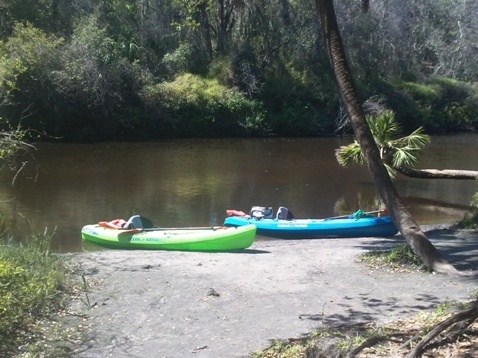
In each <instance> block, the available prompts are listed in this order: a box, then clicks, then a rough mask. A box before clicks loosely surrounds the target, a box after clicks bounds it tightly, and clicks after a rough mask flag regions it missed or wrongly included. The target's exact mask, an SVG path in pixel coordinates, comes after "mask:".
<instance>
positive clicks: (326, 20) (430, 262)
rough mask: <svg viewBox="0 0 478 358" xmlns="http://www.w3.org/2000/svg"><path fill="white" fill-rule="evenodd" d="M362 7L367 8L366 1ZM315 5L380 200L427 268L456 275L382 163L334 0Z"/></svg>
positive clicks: (320, 0) (335, 71) (338, 80)
mask: <svg viewBox="0 0 478 358" xmlns="http://www.w3.org/2000/svg"><path fill="white" fill-rule="evenodd" d="M365 3H366V4H367V5H368V1H365ZM315 4H316V7H317V11H318V15H319V18H320V26H321V29H322V34H323V37H324V41H325V46H326V49H327V53H328V55H329V60H330V63H331V65H332V69H333V72H334V74H335V77H336V80H337V84H338V87H339V91H340V94H341V97H342V101H343V102H344V105H345V107H346V111H347V113H348V116H349V118H350V121H351V125H352V128H353V131H354V134H355V136H356V138H357V141H358V143H359V144H360V148H361V150H362V153H363V155H364V158H365V162H366V163H367V166H368V169H369V171H370V173H371V175H372V177H373V180H374V182H375V185H376V187H377V190H378V192H379V195H380V197H381V198H382V200H383V202H384V203H385V206H386V207H387V209H388V211H389V212H390V215H391V217H392V219H393V221H394V222H395V224H396V225H397V227H398V229H399V230H400V232H401V233H402V235H403V237H404V238H405V240H406V241H407V242H408V244H409V245H410V246H411V248H412V249H413V251H414V252H415V254H416V255H417V256H418V257H419V258H420V260H421V261H422V262H423V263H424V264H425V265H426V266H427V267H429V268H430V269H432V270H434V271H436V272H440V273H449V274H451V273H457V270H456V269H455V268H454V267H453V266H451V265H450V264H449V263H448V262H447V261H446V260H445V259H444V258H443V257H442V256H441V255H440V253H439V252H438V250H437V249H436V248H435V246H433V244H432V243H431V242H430V241H429V240H428V238H427V237H426V235H425V234H424V233H423V231H422V230H421V229H420V227H419V226H418V224H417V223H416V222H415V220H414V219H413V218H412V216H411V214H410V213H409V211H408V210H407V209H406V207H405V205H404V203H403V200H402V199H401V197H400V195H399V194H398V192H397V190H396V188H395V186H394V184H393V182H392V179H391V178H390V176H389V174H388V172H387V169H386V168H385V165H384V164H383V162H382V159H381V157H380V152H379V150H378V147H377V144H376V143H375V140H374V139H373V135H372V132H371V130H370V127H369V126H368V124H367V120H366V119H365V115H364V113H363V110H362V107H361V106H360V103H359V99H358V95H357V91H356V89H355V84H354V81H353V78H352V74H351V71H350V69H349V66H348V63H347V58H346V55H345V49H344V46H343V43H342V38H341V35H340V32H339V28H338V24H337V18H336V15H335V9H334V5H333V0H316V1H315Z"/></svg>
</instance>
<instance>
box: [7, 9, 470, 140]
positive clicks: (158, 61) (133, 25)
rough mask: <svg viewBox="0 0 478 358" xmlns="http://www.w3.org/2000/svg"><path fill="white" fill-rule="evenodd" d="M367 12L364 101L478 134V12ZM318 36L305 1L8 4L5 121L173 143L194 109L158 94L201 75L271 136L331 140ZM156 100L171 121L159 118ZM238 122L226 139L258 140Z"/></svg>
mask: <svg viewBox="0 0 478 358" xmlns="http://www.w3.org/2000/svg"><path fill="white" fill-rule="evenodd" d="M360 6H361V2H360V1H356V0H343V1H340V2H338V3H337V14H338V20H339V25H340V27H341V29H340V30H341V33H342V34H343V38H344V42H345V47H346V50H347V51H348V53H347V54H348V59H349V62H350V64H351V66H352V69H353V71H354V73H355V75H356V79H357V85H358V89H359V95H360V96H361V98H362V100H365V99H366V98H369V97H371V96H375V95H380V96H381V97H383V98H384V99H385V101H386V104H387V106H388V107H389V108H391V109H392V110H393V111H394V112H395V113H396V118H397V121H398V122H399V123H401V124H402V125H403V126H404V129H408V130H410V129H413V128H417V127H419V126H423V127H424V128H425V130H427V131H429V132H439V131H450V130H456V128H459V129H465V128H466V129H476V128H477V127H478V119H477V118H478V117H477V116H476V108H477V106H476V105H477V97H478V92H477V88H476V86H475V85H473V83H474V82H473V81H475V82H476V79H477V78H478V65H477V64H476V61H474V60H473V59H474V58H475V57H476V46H475V44H476V43H477V42H478V27H477V26H476V20H475V18H474V14H475V13H476V12H477V11H478V3H475V2H472V1H458V0H446V1H433V0H426V1H419V0H407V1H402V2H398V3H397V2H396V1H392V0H385V1H381V2H379V3H377V4H374V6H371V7H370V9H369V11H368V12H367V13H365V14H364V13H363V12H361V11H360ZM317 30H318V29H317V19H316V14H315V8H314V4H313V2H310V1H305V0H298V1H290V0H275V1H266V0H252V1H244V0H241V1H236V0H204V1H177V0H171V1H160V0H141V1H138V0H107V1H101V2H100V1H95V0H85V1H82V2H71V1H66V0H41V1H36V2H31V1H29V0H27V2H24V1H22V2H20V1H18V0H0V39H3V41H2V42H0V63H1V64H2V67H1V69H0V74H1V78H0V87H1V90H2V91H5V90H6V89H7V87H8V86H10V88H13V87H15V91H14V92H10V97H9V98H10V99H11V101H10V103H11V105H10V106H3V107H0V116H1V117H3V118H7V119H8V120H9V121H10V123H13V124H14V125H16V124H17V123H19V122H20V118H23V119H22V121H21V122H22V124H23V125H25V126H27V127H28V128H34V129H37V130H40V131H44V132H47V133H48V134H50V135H52V136H55V137H62V138H64V139H66V140H97V139H128V138H135V139H141V138H142V135H143V134H142V133H143V132H144V131H143V129H144V128H158V132H156V133H154V132H151V131H149V132H148V138H151V137H161V136H163V135H164V134H165V131H164V130H163V128H168V126H169V125H170V124H171V121H172V118H175V120H174V121H173V122H174V123H178V122H184V123H188V122H189V119H182V120H178V119H177V118H178V117H180V116H182V115H184V114H188V115H190V114H189V113H190V108H189V107H188V106H190V103H189V102H187V101H179V102H177V103H175V104H174V105H171V103H169V104H168V106H167V110H164V108H163V107H164V106H158V102H157V98H159V97H160V96H157V95H153V96H150V95H148V96H145V93H163V92H162V91H159V90H158V89H159V88H162V87H161V86H162V84H163V83H164V84H165V85H166V84H167V83H170V82H173V81H175V80H176V79H177V78H178V76H181V75H185V74H191V75H193V76H200V77H201V78H202V79H203V80H204V81H206V82H207V81H209V80H217V81H218V82H219V83H220V84H221V85H223V86H225V89H226V92H227V91H232V93H234V94H235V95H236V94H240V96H239V97H238V98H240V100H237V101H238V102H241V103H242V105H243V106H245V104H246V103H247V104H248V105H252V104H254V105H253V107H254V108H250V111H252V112H256V111H258V112H261V113H262V114H261V118H263V119H261V120H260V121H259V122H261V123H263V122H264V121H265V122H267V125H266V126H263V125H262V124H261V125H260V126H259V127H261V128H264V127H267V128H268V131H267V133H270V134H275V135H298V136H308V135H314V136H317V135H332V134H334V133H335V130H336V128H335V127H336V119H337V118H338V116H339V113H340V108H341V106H340V99H339V98H338V96H337V95H336V91H335V83H334V81H333V77H332V76H331V71H330V65H329V62H328V58H327V54H326V52H325V51H324V50H323V44H322V38H321V36H320V35H319V32H318V31H317ZM12 85H13V86H12ZM425 87H426V88H428V89H429V90H430V91H429V90H427V91H425V92H427V93H429V94H431V93H432V92H433V95H430V96H425V97H424V96H423V92H422V90H423V89H424V88H425ZM152 89H155V90H152ZM231 89H232V90H231ZM201 90H202V88H199V89H198V91H201ZM0 95H1V96H2V98H5V96H4V95H2V93H0ZM162 95H164V94H162ZM203 97H204V98H207V97H208V95H207V94H203ZM152 98H155V100H154V101H153V100H152ZM169 98H172V97H169ZM246 99H247V100H246ZM153 102H154V103H155V105H154V106H153V107H154V108H161V111H157V112H153V113H154V114H153V113H150V112H149V109H150V108H151V104H152V103H153ZM13 103H14V104H13ZM179 104H181V105H184V106H186V107H184V108H183V107H181V106H180V105H179ZM225 107H226V108H229V109H228V110H224V108H225ZM259 107H260V108H261V109H260V110H258V108H259ZM230 108H231V106H230V101H229V102H228V104H227V105H224V100H222V102H221V104H220V105H212V102H208V107H207V108H204V109H203V110H202V111H200V113H203V114H205V116H204V117H203V118H202V119H200V118H196V120H195V121H194V123H195V129H198V128H200V129H201V133H205V132H208V131H209V129H210V126H211V118H212V117H214V118H215V121H216V122H215V123H216V125H215V128H216V129H217V128H219V127H217V123H218V122H217V121H218V118H222V116H223V115H229V112H230ZM215 110H217V111H218V112H217V113H214V114H213V113H212V112H213V111H215ZM173 111H176V112H175V113H173ZM26 113H29V114H30V116H29V117H28V120H26V116H25V114H26ZM195 113H196V112H195ZM195 113H193V114H195ZM237 113H239V112H237ZM232 118H235V119H232V120H237V121H238V122H237V123H236V125H235V126H231V125H227V126H223V127H222V128H223V129H224V130H226V129H233V128H237V127H240V128H245V127H244V124H243V122H241V120H239V116H233V117H232ZM230 120H231V119H221V121H220V122H221V123H224V122H227V121H230ZM244 120H245V119H244ZM246 122H247V120H246ZM184 126H185V125H184ZM246 127H247V126H246ZM180 132H181V133H183V134H184V133H197V131H196V130H189V131H187V130H181V131H180ZM239 132H240V131H239ZM239 132H238V131H236V130H233V132H232V133H229V134H228V133H220V134H219V133H217V134H218V135H222V136H226V135H237V134H238V133H239ZM259 132H260V133H264V132H263V131H262V130H261V131H259ZM169 133H170V135H175V133H176V132H175V131H169ZM184 135H185V134H184Z"/></svg>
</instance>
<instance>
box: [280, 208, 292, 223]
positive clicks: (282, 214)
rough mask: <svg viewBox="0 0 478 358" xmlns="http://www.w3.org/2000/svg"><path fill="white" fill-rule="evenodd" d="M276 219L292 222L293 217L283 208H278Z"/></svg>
mask: <svg viewBox="0 0 478 358" xmlns="http://www.w3.org/2000/svg"><path fill="white" fill-rule="evenodd" d="M276 219H277V220H293V219H294V215H293V214H292V212H291V211H290V210H289V209H287V208H286V207H285V206H280V207H279V209H277V215H276Z"/></svg>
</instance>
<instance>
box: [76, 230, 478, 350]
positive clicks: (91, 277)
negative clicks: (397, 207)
mask: <svg viewBox="0 0 478 358" xmlns="http://www.w3.org/2000/svg"><path fill="white" fill-rule="evenodd" d="M428 237H429V238H430V240H431V241H432V242H433V243H434V244H435V246H436V247H437V248H438V249H439V250H440V252H441V253H442V255H443V256H444V257H445V258H447V259H448V260H449V261H450V262H451V263H452V264H453V265H454V266H455V267H457V268H458V269H459V270H461V271H465V272H471V273H474V272H475V271H476V270H477V269H478V232H477V231H463V230H460V231H452V230H448V229H441V230H434V231H431V232H429V233H428ZM397 242H403V240H402V239H401V237H400V236H397V237H395V238H389V239H382V238H354V239H316V240H300V241H287V240H272V239H267V240H265V239H261V238H259V239H258V240H256V242H255V243H254V244H253V246H251V247H250V248H249V249H247V250H244V251H241V252H235V253H197V252H166V251H120V250H104V251H95V252H84V253H79V254H75V255H74V261H75V262H78V263H80V267H81V269H80V274H84V275H85V278H86V280H87V282H88V283H89V284H90V286H91V287H90V288H89V292H88V298H89V300H90V302H91V303H92V304H93V306H94V307H93V308H87V306H86V305H85V304H81V303H79V302H77V303H76V304H75V305H74V306H75V307H74V309H75V310H77V312H81V313H83V314H86V315H87V316H88V319H87V320H86V322H85V323H83V324H87V325H88V326H89V330H88V336H89V337H88V339H87V341H86V342H85V344H83V345H82V346H81V347H80V348H79V349H77V350H76V353H75V354H74V356H75V357H88V358H100V357H101V358H104V357H117V358H121V357H125V358H126V357H128V358H130V357H137V358H149V357H151V358H152V357H154V358H158V357H197V358H204V357H214V358H218V357H247V356H248V354H249V353H251V352H254V351H257V350H260V349H262V348H265V347H266V346H267V345H268V344H269V343H270V341H271V340H274V339H286V338H293V337H300V336H302V335H305V334H307V333H309V332H310V331H312V330H314V329H315V328H320V327H323V326H329V325H334V324H344V323H351V322H362V321H370V320H378V321H386V320H390V319H394V318H397V317H400V316H402V315H408V314H411V313H413V312H416V311H419V310H426V309H433V308H434V307H436V305H438V304H439V303H442V302H444V301H446V300H452V301H455V300H458V301H463V302H465V301H468V300H469V299H470V296H471V294H472V293H474V292H475V290H476V288H477V282H476V276H474V275H470V276H468V277H449V276H444V275H436V274H428V273H420V272H405V273H392V272H385V271H384V270H374V269H370V268H368V267H365V266H364V265H362V264H359V263H357V262H356V260H355V259H356V257H357V256H358V255H360V254H361V253H363V252H365V251H368V250H378V249H387V248H389V247H390V246H393V245H395V244H397Z"/></svg>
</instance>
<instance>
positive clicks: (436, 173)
mask: <svg viewBox="0 0 478 358" xmlns="http://www.w3.org/2000/svg"><path fill="white" fill-rule="evenodd" d="M394 169H396V170H397V171H398V172H399V173H401V174H403V175H406V176H407V177H410V178H419V179H462V180H478V171H475V170H459V169H442V170H439V169H415V168H411V167H407V166H401V167H394Z"/></svg>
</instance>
